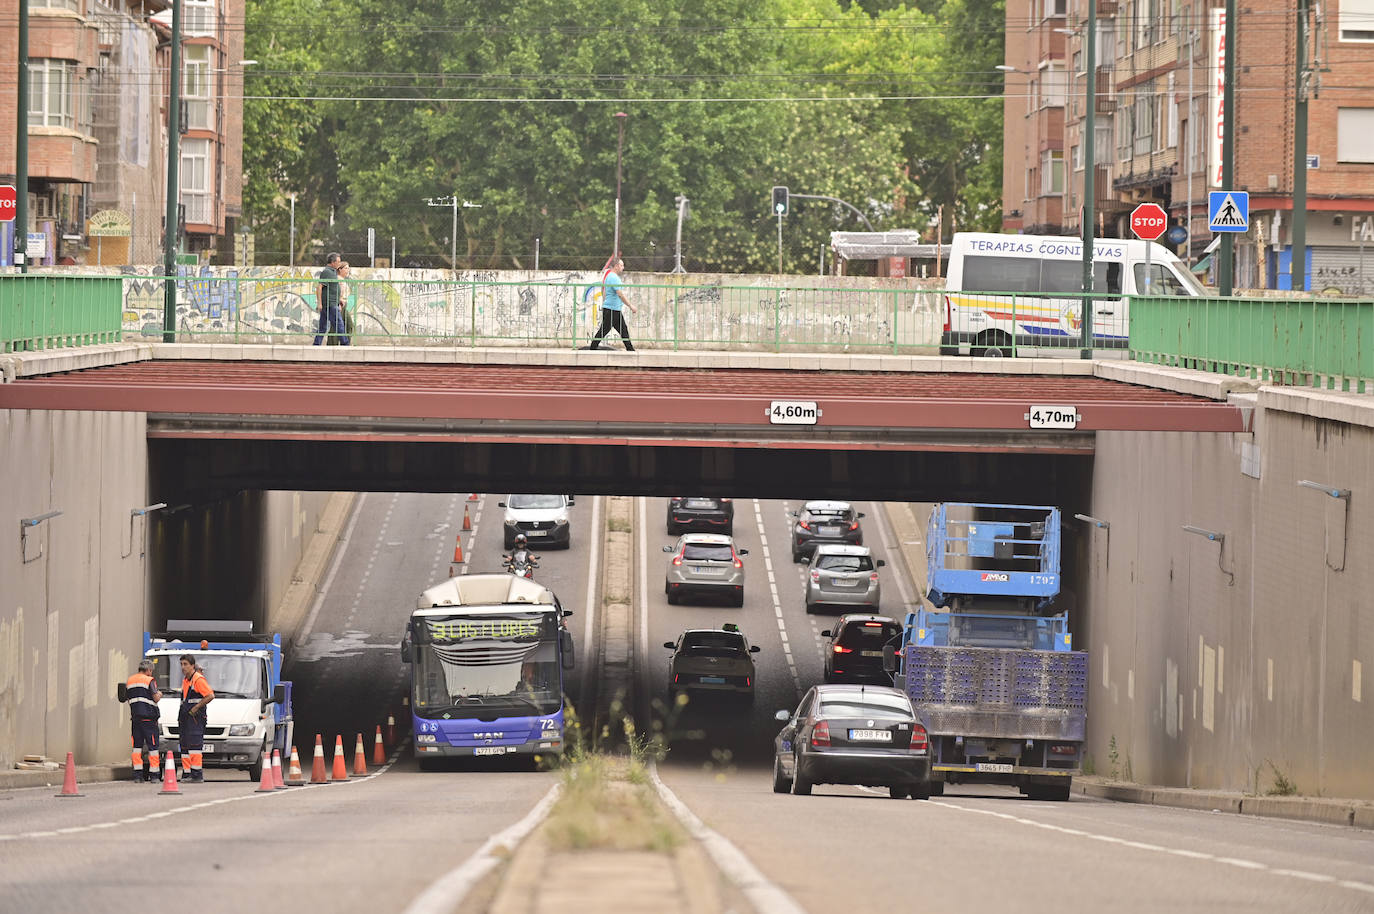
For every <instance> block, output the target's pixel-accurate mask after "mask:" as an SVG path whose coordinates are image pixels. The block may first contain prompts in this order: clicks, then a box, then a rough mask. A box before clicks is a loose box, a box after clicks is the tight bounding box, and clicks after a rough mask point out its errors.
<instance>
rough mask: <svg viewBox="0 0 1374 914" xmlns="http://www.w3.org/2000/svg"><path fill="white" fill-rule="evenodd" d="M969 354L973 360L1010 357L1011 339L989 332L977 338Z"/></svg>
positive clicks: (1003, 334) (996, 332)
mask: <svg viewBox="0 0 1374 914" xmlns="http://www.w3.org/2000/svg"><path fill="white" fill-rule="evenodd" d="M970 352H972V353H973V357H974V358H975V359H980V358H987V359H1001V358H1006V357H1009V356H1011V355H1012V345H1011V338H1010V337H1008V336H1007V335H1006V334H1005V333H1001V332H998V331H990V332H988V333H985V334H983V335H981V336H979V337H978V340H977V342H975V343H974V344H973V347H972V349H971V350H970Z"/></svg>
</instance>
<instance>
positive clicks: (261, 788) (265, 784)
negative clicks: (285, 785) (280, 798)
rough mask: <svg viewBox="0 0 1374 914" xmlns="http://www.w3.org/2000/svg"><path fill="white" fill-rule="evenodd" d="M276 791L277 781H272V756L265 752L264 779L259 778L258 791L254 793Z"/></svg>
mask: <svg viewBox="0 0 1374 914" xmlns="http://www.w3.org/2000/svg"><path fill="white" fill-rule="evenodd" d="M276 789H277V784H276V781H274V780H273V779H272V756H271V755H269V754H267V753H266V752H264V753H263V754H262V777H260V778H258V789H257V790H255V791H253V792H254V793H275V792H276Z"/></svg>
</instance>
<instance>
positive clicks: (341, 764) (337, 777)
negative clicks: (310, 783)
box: [329, 734, 348, 781]
mask: <svg viewBox="0 0 1374 914" xmlns="http://www.w3.org/2000/svg"><path fill="white" fill-rule="evenodd" d="M329 779H330V780H331V781H346V780H348V764H347V763H346V762H345V761H344V748H343V735H342V734H340V735H338V736H336V737H334V770H333V771H331V772H330V773H329Z"/></svg>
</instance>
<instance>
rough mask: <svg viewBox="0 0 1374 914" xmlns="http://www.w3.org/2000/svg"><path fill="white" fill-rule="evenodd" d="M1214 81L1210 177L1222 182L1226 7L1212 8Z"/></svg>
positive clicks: (1211, 89)
mask: <svg viewBox="0 0 1374 914" xmlns="http://www.w3.org/2000/svg"><path fill="white" fill-rule="evenodd" d="M1209 63H1210V64H1211V66H1212V81H1211V83H1210V84H1209V87H1208V91H1207V174H1208V177H1207V181H1208V183H1209V184H1210V185H1211V186H1212V187H1220V186H1221V146H1222V139H1223V133H1224V129H1223V128H1224V125H1225V123H1226V121H1225V117H1226V110H1225V108H1224V106H1223V103H1224V101H1225V99H1226V96H1225V92H1226V10H1225V9H1224V8H1222V7H1219V6H1218V7H1213V8H1212V44H1211V59H1210V61H1209Z"/></svg>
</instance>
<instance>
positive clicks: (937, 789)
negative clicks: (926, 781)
mask: <svg viewBox="0 0 1374 914" xmlns="http://www.w3.org/2000/svg"><path fill="white" fill-rule="evenodd" d="M944 795H945V782H944V780H942V779H937V778H931V779H930V796H932V797H942V796H944Z"/></svg>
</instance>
